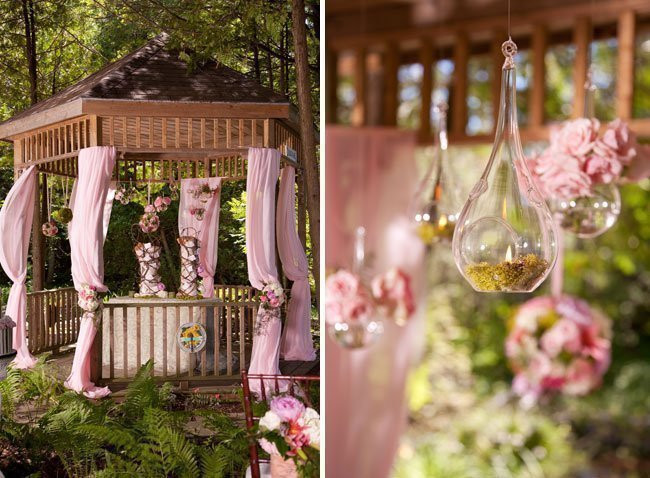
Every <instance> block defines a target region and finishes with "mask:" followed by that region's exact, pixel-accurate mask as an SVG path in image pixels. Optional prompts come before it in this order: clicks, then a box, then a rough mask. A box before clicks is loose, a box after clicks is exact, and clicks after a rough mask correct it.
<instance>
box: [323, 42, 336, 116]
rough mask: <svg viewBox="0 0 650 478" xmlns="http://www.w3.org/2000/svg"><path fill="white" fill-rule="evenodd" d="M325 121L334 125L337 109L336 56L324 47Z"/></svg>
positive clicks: (332, 51) (334, 52)
mask: <svg viewBox="0 0 650 478" xmlns="http://www.w3.org/2000/svg"><path fill="white" fill-rule="evenodd" d="M325 77H326V82H325V121H326V122H327V123H336V122H337V116H336V110H337V109H338V96H337V88H338V54H337V52H336V51H334V50H332V49H331V48H327V47H325Z"/></svg>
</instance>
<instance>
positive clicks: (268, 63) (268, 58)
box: [266, 43, 275, 90]
mask: <svg viewBox="0 0 650 478" xmlns="http://www.w3.org/2000/svg"><path fill="white" fill-rule="evenodd" d="M266 47H267V48H268V50H267V53H266V68H267V69H268V70H269V88H271V89H272V90H275V86H274V84H273V83H274V81H273V58H272V57H271V47H270V46H269V44H268V43H267V44H266Z"/></svg>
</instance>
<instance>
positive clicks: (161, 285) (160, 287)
mask: <svg viewBox="0 0 650 478" xmlns="http://www.w3.org/2000/svg"><path fill="white" fill-rule="evenodd" d="M158 290H165V284H163V283H162V282H158Z"/></svg>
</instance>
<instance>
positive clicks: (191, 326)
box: [176, 322, 207, 353]
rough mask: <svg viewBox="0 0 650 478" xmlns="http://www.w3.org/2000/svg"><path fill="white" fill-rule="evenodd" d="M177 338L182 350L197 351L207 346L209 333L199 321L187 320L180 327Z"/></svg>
mask: <svg viewBox="0 0 650 478" xmlns="http://www.w3.org/2000/svg"><path fill="white" fill-rule="evenodd" d="M176 340H177V341H178V346H179V347H180V348H181V350H182V351H184V352H190V353H196V352H200V351H201V350H202V349H203V347H205V343H206V341H207V334H206V333H205V329H204V328H203V326H202V325H201V324H199V323H198V322H187V323H185V324H183V325H181V326H180V327H179V328H178V332H177V333H176Z"/></svg>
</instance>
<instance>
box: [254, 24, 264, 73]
mask: <svg viewBox="0 0 650 478" xmlns="http://www.w3.org/2000/svg"><path fill="white" fill-rule="evenodd" d="M252 43H253V45H252V46H253V71H254V72H255V79H256V80H257V82H258V83H259V84H262V72H261V71H260V48H259V45H258V44H257V25H255V24H254V23H253V42H252Z"/></svg>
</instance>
